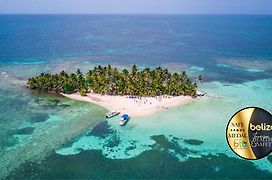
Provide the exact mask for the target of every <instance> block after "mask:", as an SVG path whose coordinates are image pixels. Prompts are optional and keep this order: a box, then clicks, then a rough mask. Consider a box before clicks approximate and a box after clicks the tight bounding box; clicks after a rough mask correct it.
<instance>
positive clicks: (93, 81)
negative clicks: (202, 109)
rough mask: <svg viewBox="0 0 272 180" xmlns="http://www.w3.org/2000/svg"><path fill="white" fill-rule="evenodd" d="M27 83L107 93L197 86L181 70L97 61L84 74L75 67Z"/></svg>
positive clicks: (168, 91) (186, 91) (180, 91)
mask: <svg viewBox="0 0 272 180" xmlns="http://www.w3.org/2000/svg"><path fill="white" fill-rule="evenodd" d="M201 79H202V78H201ZM27 84H28V87H29V88H30V89H35V90H38V91H44V92H54V93H66V94H71V93H74V92H79V93H80V94H81V95H82V96H85V95H86V94H87V93H88V92H94V93H99V94H108V95H136V96H158V95H173V96H178V95H189V96H194V95H195V94H196V90H197V86H196V84H195V83H192V82H191V81H190V79H189V78H188V76H187V74H186V72H185V71H183V72H182V73H180V74H179V73H173V74H171V73H169V72H168V70H167V69H162V68H161V67H157V68H156V69H153V70H151V69H150V68H145V69H143V70H142V71H138V69H137V67H136V65H133V66H132V68H131V71H128V70H126V69H123V70H122V71H118V70H117V69H116V68H112V67H111V66H110V65H108V66H105V67H102V66H100V65H99V66H98V67H95V68H94V69H93V70H89V72H88V73H87V74H86V76H83V74H82V73H81V72H80V70H79V69H78V70H77V72H76V73H71V74H67V73H66V72H64V71H62V72H60V73H59V74H45V73H41V74H40V75H39V76H37V77H33V78H30V79H29V80H28V83H27Z"/></svg>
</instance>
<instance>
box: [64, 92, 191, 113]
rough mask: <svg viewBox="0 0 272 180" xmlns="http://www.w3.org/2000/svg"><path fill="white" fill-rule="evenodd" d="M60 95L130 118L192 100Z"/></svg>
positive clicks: (181, 97) (91, 94)
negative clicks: (124, 114)
mask: <svg viewBox="0 0 272 180" xmlns="http://www.w3.org/2000/svg"><path fill="white" fill-rule="evenodd" d="M62 95H63V96H65V97H68V98H70V99H74V100H78V101H85V102H91V103H94V104H97V105H99V106H102V107H104V108H106V109H108V110H109V111H113V110H114V111H120V112H121V113H127V114H129V115H130V116H132V117H139V116H147V115H151V114H154V113H156V112H159V111H163V110H167V109H168V108H171V107H175V106H178V105H182V104H187V103H189V102H191V101H192V100H193V98H192V97H190V96H176V97H172V96H164V97H162V96H158V97H138V98H129V97H128V96H109V95H100V94H94V93H89V94H87V96H80V94H79V93H74V94H62Z"/></svg>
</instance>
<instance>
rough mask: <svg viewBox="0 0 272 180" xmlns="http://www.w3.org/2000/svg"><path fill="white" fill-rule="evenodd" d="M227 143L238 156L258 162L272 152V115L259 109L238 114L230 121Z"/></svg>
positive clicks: (243, 110) (246, 110)
mask: <svg viewBox="0 0 272 180" xmlns="http://www.w3.org/2000/svg"><path fill="white" fill-rule="evenodd" d="M226 136H227V141H228V144H229V146H230V148H231V149H232V151H233V152H234V153H236V154H237V155H238V156H240V157H242V158H245V159H249V160H256V159H261V158H263V157H266V156H267V155H269V154H270V153H271V152H272V115H271V114H270V113H269V112H267V111H266V110H264V109H261V108H258V107H248V108H244V109H241V110H240V111H238V112H236V113H235V114H234V115H233V116H232V117H231V119H230V121H229V123H228V126H227V131H226Z"/></svg>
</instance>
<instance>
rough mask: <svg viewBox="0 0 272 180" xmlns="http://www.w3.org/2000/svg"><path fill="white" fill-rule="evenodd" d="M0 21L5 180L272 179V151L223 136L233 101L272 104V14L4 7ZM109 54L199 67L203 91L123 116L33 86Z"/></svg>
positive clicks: (194, 70) (127, 61)
mask: <svg viewBox="0 0 272 180" xmlns="http://www.w3.org/2000/svg"><path fill="white" fill-rule="evenodd" d="M0 27H1V28H0V39H1V41H0V42H1V43H0V103H1V106H0V129H1V131H0V135H1V138H0V168H1V169H2V170H3V171H1V173H0V179H1V177H6V176H8V177H9V178H11V179H12V178H32V179H36V178H55V179H60V178H76V177H77V178H99V177H100V178H116V177H120V178H159V177H160V178H221V177H226V178H246V177H250V176H251V178H252V177H259V178H270V179H271V177H272V171H271V164H272V158H271V155H270V157H268V158H264V159H262V160H258V161H246V160H242V159H241V158H239V157H237V156H236V155H235V154H234V153H233V152H232V151H231V150H230V148H229V147H228V145H227V142H226V139H225V129H226V124H227V122H228V120H229V118H230V117H231V116H232V115H233V114H234V113H235V112H236V111H237V110H239V109H241V108H243V107H245V106H259V107H262V108H264V109H267V110H268V111H270V112H272V106H271V102H272V51H271V49H272V46H271V44H272V36H271V34H272V33H271V29H272V17H271V16H160V15H157V16H132V15H128V16H125V15H122V16H121V15H120V16H110V15H107V16H106V15H104V16H95V15H93V16H89V15H83V16H73V15H58V16H55V15H51V16H47V15H44V16H30V15H29V16H28V15H26V16H22V15H7V16H4V15H1V16H0ZM108 63H111V64H112V65H113V66H115V67H117V68H123V67H128V66H130V65H131V64H134V63H135V64H137V65H138V67H139V68H144V67H146V66H151V67H155V66H158V65H161V66H163V67H165V68H168V69H169V70H170V71H178V72H180V71H183V70H187V71H188V73H189V74H190V75H191V76H192V79H194V78H195V77H197V76H198V75H199V74H201V75H203V77H204V83H203V84H200V85H199V88H200V90H202V91H204V92H206V93H207V96H206V97H204V98H201V99H195V100H194V101H193V102H192V103H190V104H187V105H184V106H180V107H176V108H172V109H168V110H165V111H163V112H160V113H157V114H154V115H151V116H148V117H142V118H132V119H131V121H130V122H129V123H128V124H127V126H125V127H119V126H118V124H117V122H118V120H119V119H118V117H116V118H113V119H110V120H108V121H106V120H105V119H104V114H105V112H106V110H105V109H103V108H102V107H99V106H96V105H93V104H89V103H82V102H75V101H72V100H69V99H66V98H63V97H59V96H55V95H48V94H39V93H35V92H31V91H29V90H28V89H27V88H26V87H25V82H26V80H27V78H28V77H30V76H33V75H37V74H39V73H40V72H52V73H57V72H59V71H61V70H67V71H69V72H71V71H75V70H76V69H77V68H80V69H82V71H83V72H86V71H87V70H88V69H90V68H92V67H94V66H96V65H99V64H102V65H106V64H108ZM241 167H242V168H241ZM233 169H235V170H236V171H235V172H233ZM244 171H246V172H248V174H247V175H245V173H244Z"/></svg>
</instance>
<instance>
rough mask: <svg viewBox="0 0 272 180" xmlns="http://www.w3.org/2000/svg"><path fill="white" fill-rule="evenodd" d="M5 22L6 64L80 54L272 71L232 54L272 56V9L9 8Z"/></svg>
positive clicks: (90, 59)
mask: <svg viewBox="0 0 272 180" xmlns="http://www.w3.org/2000/svg"><path fill="white" fill-rule="evenodd" d="M0 27H1V28H0V41H1V43H0V63H1V64H20V63H24V64H31V63H33V64H35V63H36V64H42V63H50V62H55V61H56V59H58V58H62V59H63V61H69V58H71V57H73V58H77V59H78V61H79V62H81V63H104V64H107V63H120V64H122V65H126V64H127V65H130V64H134V63H137V64H139V65H145V66H158V65H163V64H166V65H167V64H173V63H174V64H175V63H177V64H178V63H181V64H186V65H187V66H189V67H192V69H193V70H201V71H202V70H203V68H204V72H202V73H203V74H204V75H206V77H207V79H212V80H215V79H216V80H220V79H221V80H222V79H224V80H229V81H239V80H246V77H247V78H248V79H256V78H261V77H267V76H269V75H270V76H271V68H269V69H265V70H266V71H270V73H269V74H266V73H262V74H260V73H259V74H258V73H254V74H252V73H251V71H240V69H239V67H238V69H237V68H235V67H234V68H227V69H226V67H228V65H229V62H228V60H230V59H237V60H241V61H243V63H244V64H245V66H247V65H246V61H259V60H263V61H271V60H272V33H271V29H272V16H243V15H240V16H231V15H217V16H212V15H1V16H0ZM65 58H66V59H65ZM244 61H245V62H244ZM218 64H219V65H218ZM231 65H233V63H232V64H231ZM249 68H252V67H249ZM255 70H256V69H255ZM258 70H260V71H263V69H257V70H256V71H258ZM226 71H228V72H231V73H230V74H228V76H226V75H225V73H227V72H226ZM253 71H254V69H253ZM209 72H213V75H211V74H209ZM222 72H225V73H224V74H222ZM215 74H216V75H215ZM230 76H231V77H230ZM234 76H236V78H233V77H234Z"/></svg>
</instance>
